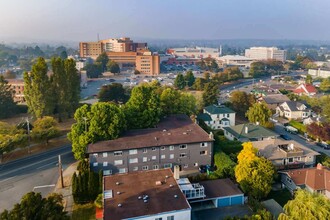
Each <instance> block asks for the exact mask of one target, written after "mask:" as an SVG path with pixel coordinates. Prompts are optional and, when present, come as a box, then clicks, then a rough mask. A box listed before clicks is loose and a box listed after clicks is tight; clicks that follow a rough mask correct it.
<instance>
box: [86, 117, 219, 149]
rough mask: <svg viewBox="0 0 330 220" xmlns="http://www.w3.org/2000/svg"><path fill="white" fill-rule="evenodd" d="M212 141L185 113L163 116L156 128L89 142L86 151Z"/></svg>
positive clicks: (128, 132) (132, 131) (131, 131)
mask: <svg viewBox="0 0 330 220" xmlns="http://www.w3.org/2000/svg"><path fill="white" fill-rule="evenodd" d="M210 141H213V139H211V138H210V137H209V134H208V133H206V132H205V131H204V130H203V129H202V128H201V127H199V125H197V124H196V123H194V122H193V121H192V120H191V119H190V118H189V117H188V116H186V115H171V116H169V117H166V118H163V119H162V120H161V122H160V123H159V124H158V125H157V127H156V128H148V129H137V130H130V131H127V132H126V133H124V134H123V135H122V136H121V137H120V138H118V139H115V140H108V141H100V142H97V143H94V144H89V145H88V148H87V153H97V152H109V151H116V150H128V149H137V148H145V147H157V146H168V145H176V144H189V143H198V142H210Z"/></svg>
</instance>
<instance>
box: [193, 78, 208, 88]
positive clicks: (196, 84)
mask: <svg viewBox="0 0 330 220" xmlns="http://www.w3.org/2000/svg"><path fill="white" fill-rule="evenodd" d="M204 84H205V79H203V78H196V80H195V82H194V85H193V89H195V90H198V91H202V90H203V89H204Z"/></svg>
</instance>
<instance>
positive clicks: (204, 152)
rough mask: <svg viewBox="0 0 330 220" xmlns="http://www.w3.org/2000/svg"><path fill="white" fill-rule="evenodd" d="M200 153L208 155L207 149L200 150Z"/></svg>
mask: <svg viewBox="0 0 330 220" xmlns="http://www.w3.org/2000/svg"><path fill="white" fill-rule="evenodd" d="M199 155H207V151H206V150H203V151H200V152H199Z"/></svg>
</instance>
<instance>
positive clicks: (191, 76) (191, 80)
mask: <svg viewBox="0 0 330 220" xmlns="http://www.w3.org/2000/svg"><path fill="white" fill-rule="evenodd" d="M184 80H185V81H186V82H187V85H188V86H189V87H192V85H193V84H194V82H195V76H194V74H193V72H192V71H191V70H189V71H188V72H187V73H186V75H185V76H184Z"/></svg>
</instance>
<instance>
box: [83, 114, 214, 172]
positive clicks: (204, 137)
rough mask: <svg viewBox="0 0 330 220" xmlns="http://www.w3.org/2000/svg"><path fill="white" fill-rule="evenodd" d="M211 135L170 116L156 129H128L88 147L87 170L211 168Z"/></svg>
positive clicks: (177, 116) (130, 170) (182, 117)
mask: <svg viewBox="0 0 330 220" xmlns="http://www.w3.org/2000/svg"><path fill="white" fill-rule="evenodd" d="M213 141H214V140H213V134H212V133H211V134H207V133H206V132H205V131H204V130H203V129H202V128H201V127H199V126H198V125H197V124H196V123H194V122H192V121H191V119H190V118H189V117H188V116H186V115H172V116H168V117H166V118H164V119H162V120H161V122H160V123H159V124H158V125H157V127H156V128H148V129H137V130H130V131H127V132H126V133H124V134H123V135H122V136H121V137H120V138H118V139H115V140H109V141H100V142H97V143H94V144H90V145H89V146H88V149H87V154H88V155H89V161H90V167H91V169H92V170H94V171H99V170H103V173H104V175H110V174H115V173H127V172H132V171H140V170H158V169H162V168H171V167H173V166H174V165H179V166H180V168H181V169H182V170H188V169H197V168H198V167H199V166H200V165H207V164H209V165H212V162H213V161H212V158H213Z"/></svg>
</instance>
